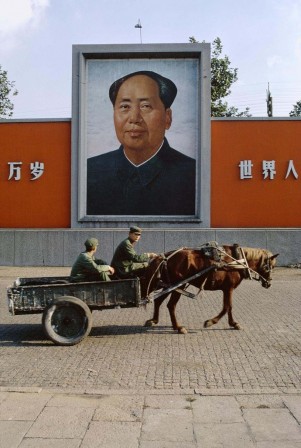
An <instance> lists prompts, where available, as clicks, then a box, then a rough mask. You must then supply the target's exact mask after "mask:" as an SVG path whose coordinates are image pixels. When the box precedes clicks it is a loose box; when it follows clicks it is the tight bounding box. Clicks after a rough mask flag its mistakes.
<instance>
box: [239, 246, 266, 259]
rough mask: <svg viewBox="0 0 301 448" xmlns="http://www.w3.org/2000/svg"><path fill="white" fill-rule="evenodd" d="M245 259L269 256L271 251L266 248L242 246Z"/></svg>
mask: <svg viewBox="0 0 301 448" xmlns="http://www.w3.org/2000/svg"><path fill="white" fill-rule="evenodd" d="M242 249H243V251H244V253H245V255H246V259H247V260H259V259H260V258H262V257H270V256H271V255H272V253H271V252H270V251H269V250H267V249H257V248H254V247H243V248H242Z"/></svg>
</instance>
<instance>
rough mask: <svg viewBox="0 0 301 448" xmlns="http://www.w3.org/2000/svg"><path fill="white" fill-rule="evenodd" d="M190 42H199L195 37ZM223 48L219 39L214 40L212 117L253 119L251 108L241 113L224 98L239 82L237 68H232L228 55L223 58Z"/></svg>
mask: <svg viewBox="0 0 301 448" xmlns="http://www.w3.org/2000/svg"><path fill="white" fill-rule="evenodd" d="M189 42H191V43H196V42H198V41H197V40H196V39H195V38H194V37H190V38H189ZM222 51H223V46H222V43H221V40H220V38H219V37H217V38H216V39H214V41H213V43H212V52H211V116H212V117H251V114H250V113H249V110H250V109H249V107H247V108H246V109H245V110H244V111H242V112H239V110H238V109H237V108H236V107H233V106H232V107H230V106H229V105H228V103H227V102H226V101H222V99H223V98H225V97H226V96H228V95H230V93H231V90H230V87H231V85H232V84H233V83H234V82H236V81H237V79H238V78H237V72H238V69H237V68H231V67H230V64H231V62H230V60H229V58H228V56H227V55H225V56H224V57H221V54H222Z"/></svg>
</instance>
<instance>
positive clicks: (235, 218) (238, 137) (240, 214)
mask: <svg viewBox="0 0 301 448" xmlns="http://www.w3.org/2000/svg"><path fill="white" fill-rule="evenodd" d="M211 136H212V169H211V188H212V195H211V226H212V227H300V226H301V209H300V206H301V121H298V120H289V119H288V120H281V121H279V120H261V121H260V120H258V121H253V120H248V121H242V120H241V121H238V120H235V121H213V122H212V134H211ZM241 160H251V161H252V163H253V168H252V174H253V178H252V179H240V172H239V167H238V165H239V162H240V161H241ZM264 160H266V161H272V160H274V161H275V167H276V174H275V177H274V179H273V180H272V179H270V178H269V177H268V178H267V179H264V178H263V174H262V171H263V169H262V161H264ZM289 160H293V163H294V167H295V170H296V172H297V174H298V179H296V178H295V177H294V176H293V174H292V173H291V174H290V175H289V176H288V178H287V179H285V176H286V174H287V169H288V163H289Z"/></svg>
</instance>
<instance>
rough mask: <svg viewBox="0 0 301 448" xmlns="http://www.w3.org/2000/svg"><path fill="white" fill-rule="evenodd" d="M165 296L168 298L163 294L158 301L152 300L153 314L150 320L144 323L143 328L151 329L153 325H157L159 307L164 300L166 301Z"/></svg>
mask: <svg viewBox="0 0 301 448" xmlns="http://www.w3.org/2000/svg"><path fill="white" fill-rule="evenodd" d="M167 296H168V294H165V295H163V296H161V297H159V298H158V299H155V300H154V314H153V317H152V318H151V319H149V320H147V321H146V322H145V324H144V326H145V327H153V326H154V325H157V323H158V322H159V310H160V306H161V305H162V303H163V302H164V300H165V299H166V297H167Z"/></svg>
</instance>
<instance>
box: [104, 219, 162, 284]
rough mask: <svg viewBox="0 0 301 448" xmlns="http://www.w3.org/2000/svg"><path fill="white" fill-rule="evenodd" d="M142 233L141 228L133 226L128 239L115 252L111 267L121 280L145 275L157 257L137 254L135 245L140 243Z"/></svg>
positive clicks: (152, 254) (149, 254) (150, 254)
mask: <svg viewBox="0 0 301 448" xmlns="http://www.w3.org/2000/svg"><path fill="white" fill-rule="evenodd" d="M141 232H142V230H141V229H140V227H136V226H132V227H131V228H130V231H129V236H128V238H126V239H125V240H124V241H122V242H121V243H120V244H119V246H118V247H117V248H116V250H115V253H114V256H113V259H112V262H111V265H112V266H113V267H114V269H115V271H116V274H117V275H118V277H120V278H129V277H135V276H137V277H139V276H141V275H143V273H144V271H145V269H146V268H147V266H148V264H149V261H150V260H151V259H152V258H154V257H155V256H156V254H154V253H152V252H150V253H143V254H141V255H138V254H136V252H135V250H134V244H135V243H136V242H137V241H139V239H140V237H141Z"/></svg>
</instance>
